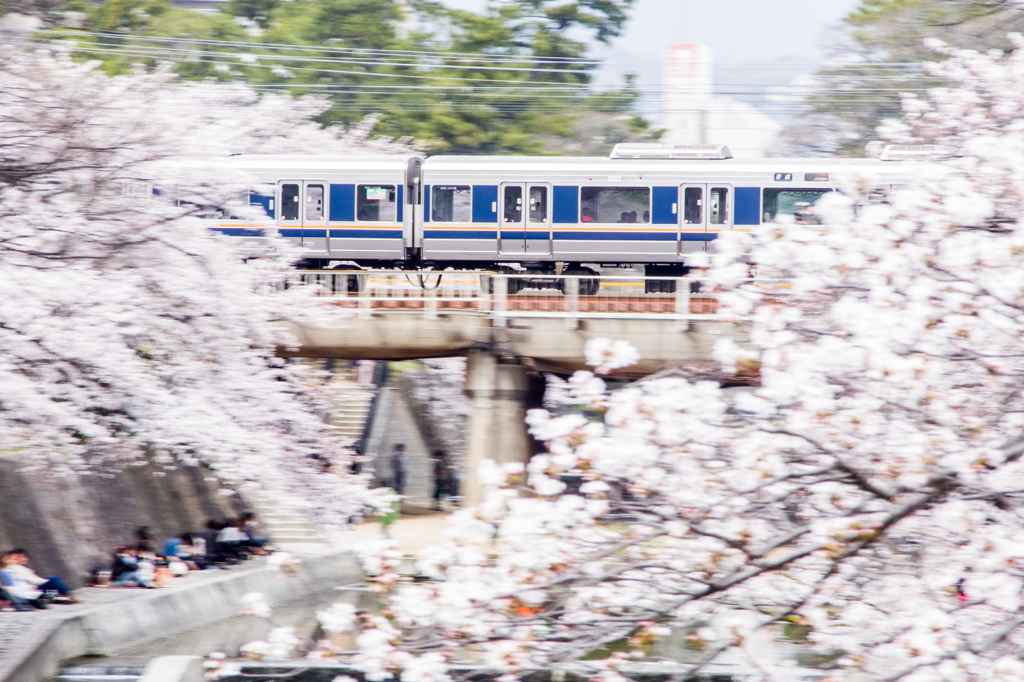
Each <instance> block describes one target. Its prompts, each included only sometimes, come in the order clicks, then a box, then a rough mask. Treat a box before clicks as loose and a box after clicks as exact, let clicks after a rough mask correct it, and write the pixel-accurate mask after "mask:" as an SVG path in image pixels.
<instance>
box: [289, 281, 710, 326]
mask: <svg viewBox="0 0 1024 682" xmlns="http://www.w3.org/2000/svg"><path fill="white" fill-rule="evenodd" d="M288 282H295V283H299V282H301V283H303V284H306V285H314V286H318V287H319V292H318V295H320V296H323V297H327V298H330V299H332V303H334V304H335V305H337V306H339V307H341V308H350V309H352V310H354V311H356V313H357V315H359V316H361V317H369V316H371V315H373V314H376V313H385V312H395V313H397V312H402V311H405V312H409V313H413V314H420V315H423V316H424V317H425V318H427V319H436V318H437V317H438V316H440V315H478V316H486V317H489V318H491V320H492V323H493V324H494V325H495V326H507V324H508V322H509V320H512V319H516V318H557V319H561V320H565V322H566V326H568V327H574V326H576V324H577V323H578V321H579V320H584V319H628V320H672V321H675V323H676V327H677V328H679V329H681V330H685V329H686V328H687V327H688V325H689V323H690V322H691V321H695V320H717V319H719V317H718V301H717V299H716V298H715V296H713V295H712V294H711V293H710V292H708V291H705V290H704V289H705V287H704V284H703V281H702V279H701V278H699V277H690V276H687V277H645V276H642V275H617V274H613V275H606V274H601V275H590V274H579V273H574V274H565V275H555V274H551V275H547V274H543V275H541V274H534V273H522V274H515V273H501V274H496V273H489V272H474V271H447V272H427V273H418V272H406V271H401V270H390V271H389V270H297V271H295V273H294V275H293V276H292V278H291V279H290V280H288V281H286V282H285V283H282V284H281V285H280V286H281V287H285V286H289V283H288Z"/></svg>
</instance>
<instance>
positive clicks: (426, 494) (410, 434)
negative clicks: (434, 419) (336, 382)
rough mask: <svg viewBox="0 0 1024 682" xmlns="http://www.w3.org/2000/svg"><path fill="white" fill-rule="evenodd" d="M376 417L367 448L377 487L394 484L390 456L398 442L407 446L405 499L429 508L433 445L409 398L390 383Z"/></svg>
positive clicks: (383, 393) (393, 383)
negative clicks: (423, 433)
mask: <svg viewBox="0 0 1024 682" xmlns="http://www.w3.org/2000/svg"><path fill="white" fill-rule="evenodd" d="M379 400H380V402H379V403H378V404H377V414H376V417H375V418H374V422H373V428H372V429H371V431H370V438H369V441H368V442H367V445H366V456H367V457H369V458H370V459H371V462H370V463H371V465H372V466H373V469H374V475H375V477H376V484H377V485H387V486H390V485H392V481H393V480H394V472H393V471H392V467H391V455H392V453H393V452H394V446H395V444H396V443H404V444H405V469H406V474H405V476H406V480H405V491H404V493H405V496H406V500H407V501H409V502H412V503H415V504H416V505H419V506H427V505H428V504H430V503H431V500H432V499H433V495H434V468H433V463H432V462H431V459H430V452H431V450H430V445H429V444H428V443H427V442H426V440H425V439H424V438H423V435H422V434H421V433H420V430H419V425H418V424H417V423H416V419H415V418H414V417H413V414H412V411H411V410H410V408H409V405H408V403H407V402H406V396H405V395H404V394H403V393H402V391H401V390H400V389H399V388H398V387H397V385H396V383H395V381H394V380H389V381H388V383H387V385H385V386H384V388H383V389H382V391H381V396H380V398H379Z"/></svg>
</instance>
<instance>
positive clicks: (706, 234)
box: [679, 183, 733, 254]
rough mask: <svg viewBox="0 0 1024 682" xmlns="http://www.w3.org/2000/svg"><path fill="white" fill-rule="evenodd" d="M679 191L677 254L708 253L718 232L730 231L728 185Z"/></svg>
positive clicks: (693, 186)
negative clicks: (680, 205) (680, 204)
mask: <svg viewBox="0 0 1024 682" xmlns="http://www.w3.org/2000/svg"><path fill="white" fill-rule="evenodd" d="M680 189H681V191H680V197H681V198H682V210H681V211H679V253H681V254H682V253H693V252H694V251H708V250H710V244H711V242H712V240H714V239H715V238H716V237H717V236H718V233H719V232H721V231H722V230H731V229H732V207H733V188H732V185H729V184H724V183H707V184H686V185H683V186H682V187H681V188H680Z"/></svg>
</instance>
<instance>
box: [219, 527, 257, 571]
mask: <svg viewBox="0 0 1024 682" xmlns="http://www.w3.org/2000/svg"><path fill="white" fill-rule="evenodd" d="M239 525H241V524H240V522H239V521H238V519H228V521H227V522H226V523H225V524H224V527H223V528H221V529H220V532H219V533H217V553H218V554H220V555H221V556H223V557H226V558H227V559H228V560H229V561H231V560H233V561H241V560H243V559H248V558H249V555H250V554H252V550H251V549H250V548H249V547H247V546H246V545H245V542H246V540H248V539H249V538H248V536H247V535H246V534H245V533H243V532H242V531H241V530H239Z"/></svg>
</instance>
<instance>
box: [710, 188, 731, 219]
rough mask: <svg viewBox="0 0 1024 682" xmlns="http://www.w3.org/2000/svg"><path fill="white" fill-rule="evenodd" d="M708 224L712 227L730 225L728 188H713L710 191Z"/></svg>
mask: <svg viewBox="0 0 1024 682" xmlns="http://www.w3.org/2000/svg"><path fill="white" fill-rule="evenodd" d="M708 222H709V223H710V224H712V225H728V224H729V188H728V187H712V188H711V189H709V190H708Z"/></svg>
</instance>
